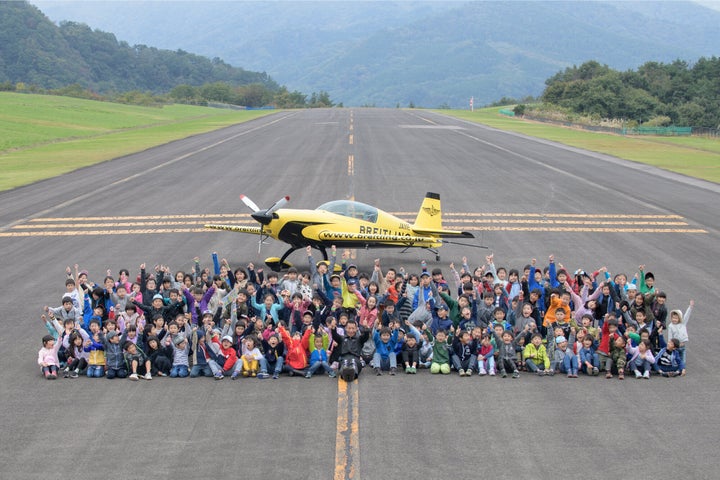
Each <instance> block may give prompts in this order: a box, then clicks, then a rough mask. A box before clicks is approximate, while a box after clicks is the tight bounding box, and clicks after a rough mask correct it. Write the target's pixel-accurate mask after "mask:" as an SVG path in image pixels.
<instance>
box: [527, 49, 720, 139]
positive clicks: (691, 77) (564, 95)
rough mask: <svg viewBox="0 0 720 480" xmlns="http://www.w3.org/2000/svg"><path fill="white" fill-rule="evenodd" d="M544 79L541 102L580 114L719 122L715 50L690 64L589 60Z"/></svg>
mask: <svg viewBox="0 0 720 480" xmlns="http://www.w3.org/2000/svg"><path fill="white" fill-rule="evenodd" d="M545 85H546V88H545V90H544V92H543V94H542V95H541V97H540V100H541V101H542V102H544V103H545V104H549V105H552V106H556V107H559V108H560V109H566V110H568V111H570V112H573V113H576V114H579V115H584V116H589V117H592V118H597V119H623V120H626V121H629V122H633V123H637V124H649V125H656V126H664V125H676V126H688V127H705V128H720V58H718V57H714V56H713V57H712V58H700V59H699V60H698V61H697V62H696V63H694V64H693V65H691V64H689V63H688V62H685V61H683V60H676V61H674V62H672V63H667V64H666V63H659V62H647V63H645V64H644V65H642V66H640V67H639V68H638V69H637V70H634V71H633V70H629V71H625V72H620V71H617V70H613V69H611V68H610V67H608V66H607V65H601V64H600V63H598V62H596V61H589V62H585V63H583V64H582V65H580V66H579V67H578V66H573V67H570V68H566V69H565V70H564V71H561V72H558V73H557V74H555V75H554V76H552V77H550V78H549V79H547V80H546V82H545ZM523 108H525V106H524V105H523V106H522V108H521V110H522V109H523Z"/></svg>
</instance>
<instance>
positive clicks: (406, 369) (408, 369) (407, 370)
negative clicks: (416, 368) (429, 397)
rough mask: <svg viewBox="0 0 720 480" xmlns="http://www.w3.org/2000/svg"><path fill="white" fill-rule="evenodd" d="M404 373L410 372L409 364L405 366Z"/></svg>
mask: <svg viewBox="0 0 720 480" xmlns="http://www.w3.org/2000/svg"><path fill="white" fill-rule="evenodd" d="M405 373H412V368H411V367H410V365H408V366H407V367H405Z"/></svg>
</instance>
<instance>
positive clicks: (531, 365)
mask: <svg viewBox="0 0 720 480" xmlns="http://www.w3.org/2000/svg"><path fill="white" fill-rule="evenodd" d="M523 360H525V365H527V368H528V370H530V371H531V372H535V373H537V374H538V375H539V376H541V377H542V376H543V375H549V374H550V357H548V355H547V350H546V348H545V345H543V343H542V335H541V334H540V333H536V334H534V335H533V336H532V338H531V340H530V343H528V344H527V345H526V346H525V349H524V350H523Z"/></svg>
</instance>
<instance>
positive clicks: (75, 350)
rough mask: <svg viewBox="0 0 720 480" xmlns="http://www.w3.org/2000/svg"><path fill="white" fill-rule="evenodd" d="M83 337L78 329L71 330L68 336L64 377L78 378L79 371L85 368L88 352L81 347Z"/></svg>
mask: <svg viewBox="0 0 720 480" xmlns="http://www.w3.org/2000/svg"><path fill="white" fill-rule="evenodd" d="M83 343H84V340H83V337H82V335H81V334H80V333H79V332H78V331H73V332H72V333H71V334H70V335H69V338H68V347H67V349H66V351H65V352H66V359H67V367H65V373H64V377H65V378H78V376H79V375H80V371H82V370H85V369H86V368H87V365H88V362H87V360H88V352H86V351H85V350H84V349H83Z"/></svg>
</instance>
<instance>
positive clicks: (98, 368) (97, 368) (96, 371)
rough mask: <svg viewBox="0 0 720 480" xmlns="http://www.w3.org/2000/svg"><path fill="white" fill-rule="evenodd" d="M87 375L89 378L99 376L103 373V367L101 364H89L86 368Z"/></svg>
mask: <svg viewBox="0 0 720 480" xmlns="http://www.w3.org/2000/svg"><path fill="white" fill-rule="evenodd" d="M86 373H87V376H88V377H90V378H93V377H95V378H100V377H102V376H103V375H105V367H104V366H102V365H90V366H89V367H88V368H87V372H86Z"/></svg>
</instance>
